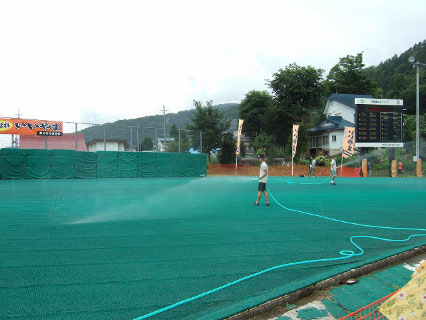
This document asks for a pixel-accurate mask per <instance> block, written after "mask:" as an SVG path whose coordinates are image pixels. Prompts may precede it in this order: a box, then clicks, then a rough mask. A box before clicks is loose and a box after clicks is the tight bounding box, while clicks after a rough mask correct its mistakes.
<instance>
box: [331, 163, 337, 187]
mask: <svg viewBox="0 0 426 320" xmlns="http://www.w3.org/2000/svg"><path fill="white" fill-rule="evenodd" d="M334 178H336V156H333V160H331V184H334V185H336V184H335V183H334Z"/></svg>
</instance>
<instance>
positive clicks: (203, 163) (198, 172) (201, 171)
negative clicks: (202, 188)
mask: <svg viewBox="0 0 426 320" xmlns="http://www.w3.org/2000/svg"><path fill="white" fill-rule="evenodd" d="M190 166H191V176H192V177H200V176H207V155H206V154H192V155H191V156H190Z"/></svg>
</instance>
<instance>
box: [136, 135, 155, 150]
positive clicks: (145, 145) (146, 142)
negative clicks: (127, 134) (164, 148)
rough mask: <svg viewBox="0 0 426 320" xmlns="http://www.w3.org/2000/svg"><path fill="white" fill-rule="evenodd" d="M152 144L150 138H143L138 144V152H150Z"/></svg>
mask: <svg viewBox="0 0 426 320" xmlns="http://www.w3.org/2000/svg"><path fill="white" fill-rule="evenodd" d="M152 149H153V143H152V139H151V137H150V136H147V137H145V138H144V139H143V140H142V142H141V143H140V144H139V150H140V151H152Z"/></svg>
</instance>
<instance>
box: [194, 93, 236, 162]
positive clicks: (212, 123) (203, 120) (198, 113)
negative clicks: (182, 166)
mask: <svg viewBox="0 0 426 320" xmlns="http://www.w3.org/2000/svg"><path fill="white" fill-rule="evenodd" d="M212 103H213V102H212V101H207V103H206V105H205V106H203V105H202V103H201V102H200V101H195V100H194V106H195V111H194V114H193V117H192V119H191V120H192V122H193V123H194V125H192V126H189V129H191V130H199V131H201V132H202V139H203V140H202V145H203V151H204V152H205V153H207V155H208V157H209V160H210V151H211V150H213V149H217V148H219V147H220V144H221V141H222V133H223V132H224V131H225V130H226V129H228V128H229V126H230V123H229V121H224V119H223V114H222V113H221V112H220V111H219V110H218V109H217V108H214V107H213V105H212ZM194 142H195V144H196V147H199V145H200V141H199V140H198V141H194Z"/></svg>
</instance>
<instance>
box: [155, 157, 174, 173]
mask: <svg viewBox="0 0 426 320" xmlns="http://www.w3.org/2000/svg"><path fill="white" fill-rule="evenodd" d="M174 159H175V156H174V153H159V154H158V156H157V176H159V177H173V167H174Z"/></svg>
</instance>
